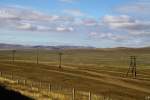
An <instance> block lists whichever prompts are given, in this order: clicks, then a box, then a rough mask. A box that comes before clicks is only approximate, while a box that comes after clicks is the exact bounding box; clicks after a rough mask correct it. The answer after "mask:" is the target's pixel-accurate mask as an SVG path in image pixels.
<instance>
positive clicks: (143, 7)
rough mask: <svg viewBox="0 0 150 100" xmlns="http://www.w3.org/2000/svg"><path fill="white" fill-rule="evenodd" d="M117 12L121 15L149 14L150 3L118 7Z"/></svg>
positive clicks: (140, 0)
mask: <svg viewBox="0 0 150 100" xmlns="http://www.w3.org/2000/svg"><path fill="white" fill-rule="evenodd" d="M116 10H117V11H118V12H120V13H136V14H141V13H142V14H149V11H150V1H149V0H138V1H132V2H130V3H128V4H124V5H121V6H119V7H117V8H116Z"/></svg>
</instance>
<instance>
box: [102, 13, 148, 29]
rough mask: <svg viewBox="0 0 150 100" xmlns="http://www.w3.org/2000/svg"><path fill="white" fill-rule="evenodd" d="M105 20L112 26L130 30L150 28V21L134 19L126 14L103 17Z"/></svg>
mask: <svg viewBox="0 0 150 100" xmlns="http://www.w3.org/2000/svg"><path fill="white" fill-rule="evenodd" d="M103 22H104V23H105V24H106V25H108V26H109V27H111V28H114V29H121V30H128V31H133V30H134V31H135V30H138V31H142V30H149V29H150V22H145V21H140V20H136V19H133V18H131V17H129V16H126V15H120V16H110V15H107V16H105V17H104V18H103Z"/></svg>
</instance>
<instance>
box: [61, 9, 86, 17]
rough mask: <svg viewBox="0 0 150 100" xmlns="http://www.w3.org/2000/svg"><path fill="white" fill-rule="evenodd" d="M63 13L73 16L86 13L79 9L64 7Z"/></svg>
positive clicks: (80, 15)
mask: <svg viewBox="0 0 150 100" xmlns="http://www.w3.org/2000/svg"><path fill="white" fill-rule="evenodd" d="M64 13H66V14H68V15H72V16H75V17H82V16H85V15H86V14H85V13H83V12H82V11H81V10H79V9H66V10H64Z"/></svg>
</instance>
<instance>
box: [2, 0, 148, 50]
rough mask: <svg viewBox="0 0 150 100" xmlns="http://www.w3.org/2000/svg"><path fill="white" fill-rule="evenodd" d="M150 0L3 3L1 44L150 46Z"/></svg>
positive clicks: (15, 0) (22, 0) (23, 0)
mask: <svg viewBox="0 0 150 100" xmlns="http://www.w3.org/2000/svg"><path fill="white" fill-rule="evenodd" d="M149 10H150V1H149V0H1V1H0V43H12V44H24V45H80V46H81V45H82V46H95V47H103V48H105V47H123V46H125V47H144V46H150V13H149Z"/></svg>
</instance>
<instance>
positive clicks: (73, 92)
mask: <svg viewBox="0 0 150 100" xmlns="http://www.w3.org/2000/svg"><path fill="white" fill-rule="evenodd" d="M72 100H75V88H73V90H72Z"/></svg>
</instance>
